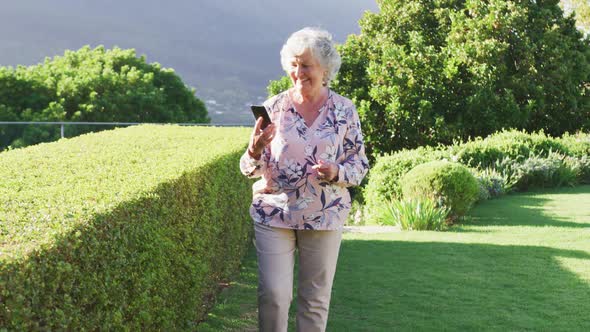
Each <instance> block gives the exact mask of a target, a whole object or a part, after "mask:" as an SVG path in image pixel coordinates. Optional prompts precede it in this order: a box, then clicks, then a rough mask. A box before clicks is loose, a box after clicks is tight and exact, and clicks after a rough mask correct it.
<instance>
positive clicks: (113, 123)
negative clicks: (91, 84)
mask: <svg viewBox="0 0 590 332" xmlns="http://www.w3.org/2000/svg"><path fill="white" fill-rule="evenodd" d="M148 124H149V125H177V126H201V127H245V126H248V125H246V124H243V123H147V122H67V121H0V125H42V126H45V125H59V126H60V129H61V138H64V137H65V136H64V127H65V126H70V125H74V126H76V125H85V126H86V125H90V126H114V127H117V126H137V125H148Z"/></svg>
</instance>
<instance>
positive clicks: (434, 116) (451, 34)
mask: <svg viewBox="0 0 590 332" xmlns="http://www.w3.org/2000/svg"><path fill="white" fill-rule="evenodd" d="M359 25H360V27H361V33H360V34H359V35H351V36H349V37H348V39H347V41H346V43H345V44H344V45H342V46H341V48H340V53H341V54H342V68H341V70H340V73H339V75H338V77H337V79H336V80H335V81H334V89H335V90H336V91H338V92H339V93H341V94H343V95H346V96H349V97H351V98H353V100H354V101H355V102H356V104H357V106H358V107H359V115H360V117H361V121H362V123H363V125H364V127H363V129H364V132H365V136H366V141H367V145H368V151H369V152H370V153H371V154H372V155H377V154H382V153H388V152H391V151H396V150H400V149H402V148H415V147H417V146H423V145H436V144H439V143H442V144H449V143H451V141H452V140H453V139H455V138H457V137H459V138H461V139H462V140H466V139H467V138H468V137H476V136H482V137H485V136H487V135H489V134H491V133H493V132H495V131H498V130H500V129H501V128H517V129H526V130H529V131H531V130H542V129H543V130H545V132H547V133H549V134H551V135H554V136H556V135H561V134H563V133H564V132H567V131H569V132H574V131H575V130H578V129H588V128H589V126H590V106H589V105H590V104H589V103H590V99H589V98H590V93H589V85H588V83H589V77H590V61H589V60H590V44H589V43H588V40H587V39H585V38H584V37H583V35H582V34H581V33H580V32H579V31H578V30H577V29H576V27H575V20H574V19H573V18H572V17H564V16H563V12H562V10H561V9H560V8H559V7H558V1H508V0H497V1H494V2H493V4H491V3H489V2H487V1H476V0H469V1H454V0H442V1H425V0H419V1H406V0H384V1H379V12H377V13H371V12H367V13H365V15H364V17H363V18H362V19H361V20H360V22H359ZM548 64H552V65H548ZM557 64H559V65H557Z"/></svg>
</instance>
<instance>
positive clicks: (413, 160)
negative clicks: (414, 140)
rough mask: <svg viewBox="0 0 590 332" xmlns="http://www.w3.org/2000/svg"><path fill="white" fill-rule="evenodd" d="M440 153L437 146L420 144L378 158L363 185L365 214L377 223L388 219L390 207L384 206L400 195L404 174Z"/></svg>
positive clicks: (433, 158)
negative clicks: (421, 145) (435, 148)
mask: <svg viewBox="0 0 590 332" xmlns="http://www.w3.org/2000/svg"><path fill="white" fill-rule="evenodd" d="M440 155H441V153H440V152H437V151H435V150H434V148H430V147H420V148H417V149H414V150H402V151H399V152H396V153H394V154H392V155H387V156H382V157H379V158H377V160H376V161H375V164H374V165H373V166H372V168H371V171H370V173H369V177H368V178H369V179H368V182H367V185H366V187H365V189H364V199H365V203H366V207H365V213H364V215H365V217H366V218H367V219H369V220H374V223H382V222H383V221H382V219H384V218H385V219H387V218H388V211H387V209H385V208H384V206H385V205H386V203H387V202H389V201H391V200H398V199H401V196H402V190H401V185H400V179H401V177H402V176H403V175H405V174H406V173H407V172H409V171H410V170H411V169H412V168H414V167H415V166H417V165H419V164H422V163H425V162H428V161H433V160H437V159H438V158H441V156H440Z"/></svg>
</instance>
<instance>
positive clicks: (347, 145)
mask: <svg viewBox="0 0 590 332" xmlns="http://www.w3.org/2000/svg"><path fill="white" fill-rule="evenodd" d="M350 115H351V116H350V118H349V119H348V127H347V129H346V133H345V134H344V143H343V147H344V158H343V160H342V161H340V163H339V164H338V176H337V178H336V179H335V181H334V183H335V184H337V185H341V186H345V187H350V186H358V185H360V183H361V181H362V180H363V178H364V177H365V175H366V174H367V172H368V171H369V160H368V159H367V156H366V155H365V145H364V143H363V134H362V132H361V123H360V120H359V116H358V113H357V111H356V109H355V108H354V106H353V107H352V112H351V113H350Z"/></svg>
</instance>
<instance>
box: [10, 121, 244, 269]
mask: <svg viewBox="0 0 590 332" xmlns="http://www.w3.org/2000/svg"><path fill="white" fill-rule="evenodd" d="M249 132H250V129H248V128H219V127H181V126H172V125H170V126H157V125H145V126H136V127H129V128H125V129H115V130H111V131H104V132H100V133H96V134H87V135H82V136H79V137H76V138H72V139H65V140H60V141H59V142H55V143H48V144H39V145H36V146H32V147H29V148H26V149H19V150H12V151H7V152H4V153H0V178H2V179H3V181H1V182H0V264H4V263H5V262H8V261H10V260H15V259H19V258H22V257H25V256H26V255H27V253H29V252H31V251H32V250H35V249H39V248H45V247H47V246H51V243H52V241H51V240H52V239H54V238H56V237H57V236H59V235H60V234H65V233H67V232H69V231H71V230H73V229H74V228H75V227H76V226H81V225H83V224H84V223H86V222H88V221H89V220H90V219H92V216H94V215H96V214H98V213H104V212H107V211H109V210H111V209H113V208H114V207H116V206H117V205H119V204H120V203H122V202H126V201H132V200H135V199H139V198H142V197H146V196H149V195H150V192H152V189H154V188H156V187H157V186H158V185H159V184H162V183H164V182H168V181H171V180H174V179H176V178H179V177H180V176H181V175H182V174H183V173H185V172H189V171H191V170H195V169H197V168H198V167H199V166H200V165H204V164H206V163H208V162H210V161H212V160H214V159H215V158H217V157H219V156H221V155H223V154H226V153H231V152H235V151H238V150H242V149H244V147H245V145H246V143H247V137H248V134H249ZM236 167H237V166H236Z"/></svg>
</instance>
